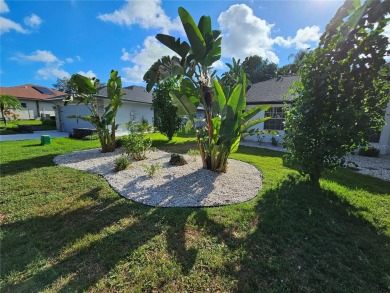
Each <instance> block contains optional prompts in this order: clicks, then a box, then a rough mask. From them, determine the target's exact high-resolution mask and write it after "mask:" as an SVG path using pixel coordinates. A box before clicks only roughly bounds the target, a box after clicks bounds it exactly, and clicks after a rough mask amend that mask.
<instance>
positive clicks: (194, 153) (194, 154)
mask: <svg viewBox="0 0 390 293" xmlns="http://www.w3.org/2000/svg"><path fill="white" fill-rule="evenodd" d="M187 155H190V156H191V158H192V161H193V162H195V161H196V157H197V156H199V150H195V149H189V150H188V151H187Z"/></svg>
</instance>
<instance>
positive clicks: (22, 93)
mask: <svg viewBox="0 0 390 293" xmlns="http://www.w3.org/2000/svg"><path fill="white" fill-rule="evenodd" d="M0 95H10V96H14V97H16V98H17V99H18V100H19V101H20V106H21V107H22V110H16V111H14V112H15V113H16V114H19V119H40V118H43V119H46V118H47V117H51V116H55V104H53V102H52V101H50V100H49V99H53V98H57V99H58V98H60V99H63V98H64V97H65V94H64V93H63V92H60V91H57V90H53V89H49V88H47V87H44V86H40V85H34V84H24V85H20V86H13V87H0Z"/></svg>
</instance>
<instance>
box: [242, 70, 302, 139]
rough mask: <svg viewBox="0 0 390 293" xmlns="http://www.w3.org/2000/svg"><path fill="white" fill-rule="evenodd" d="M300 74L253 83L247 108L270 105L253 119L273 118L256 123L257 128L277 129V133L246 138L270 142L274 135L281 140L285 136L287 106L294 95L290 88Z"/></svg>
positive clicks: (248, 93)
mask: <svg viewBox="0 0 390 293" xmlns="http://www.w3.org/2000/svg"><path fill="white" fill-rule="evenodd" d="M298 78H299V77H298V76H296V75H293V76H283V77H276V78H273V79H270V80H266V81H262V82H258V83H254V84H252V86H251V88H250V89H249V90H248V92H247V94H246V105H247V110H249V109H251V108H253V107H255V106H257V105H270V106H271V107H270V108H269V109H268V111H266V112H264V111H261V112H260V113H259V114H257V115H256V116H255V117H254V118H253V119H257V118H264V117H271V119H269V120H267V121H265V122H264V123H261V124H259V125H256V126H255V128H256V129H258V130H260V131H265V130H271V131H277V133H278V134H277V135H275V134H260V135H252V136H247V137H245V139H246V140H254V141H258V140H261V141H262V142H270V141H271V138H272V137H273V136H274V137H275V138H276V139H277V140H278V141H279V142H281V140H282V138H283V136H284V130H283V129H284V120H285V107H286V105H288V104H291V101H292V98H293V97H292V96H291V95H290V94H289V89H290V87H291V85H292V84H293V82H294V81H296V80H298Z"/></svg>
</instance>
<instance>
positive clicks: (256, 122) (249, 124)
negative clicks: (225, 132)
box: [240, 117, 271, 133]
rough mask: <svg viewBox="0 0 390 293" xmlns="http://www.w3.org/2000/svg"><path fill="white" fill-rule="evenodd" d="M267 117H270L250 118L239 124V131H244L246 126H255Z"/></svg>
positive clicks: (267, 118)
mask: <svg viewBox="0 0 390 293" xmlns="http://www.w3.org/2000/svg"><path fill="white" fill-rule="evenodd" d="M269 119H271V117H265V118H258V119H254V120H251V121H249V122H247V123H244V124H242V125H241V126H240V133H244V132H245V131H246V130H247V129H248V128H250V127H252V126H255V125H257V124H259V123H263V122H265V121H267V120H269Z"/></svg>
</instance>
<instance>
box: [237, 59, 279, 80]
mask: <svg viewBox="0 0 390 293" xmlns="http://www.w3.org/2000/svg"><path fill="white" fill-rule="evenodd" d="M242 66H243V68H244V71H245V73H246V74H247V75H248V79H249V80H250V81H251V82H252V83H257V82H260V81H265V80H268V79H271V78H274V77H276V72H277V68H278V67H277V65H276V64H275V63H273V62H270V61H268V60H267V59H263V58H261V57H260V56H257V55H254V56H249V57H246V58H245V60H244V62H243V63H242Z"/></svg>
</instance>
